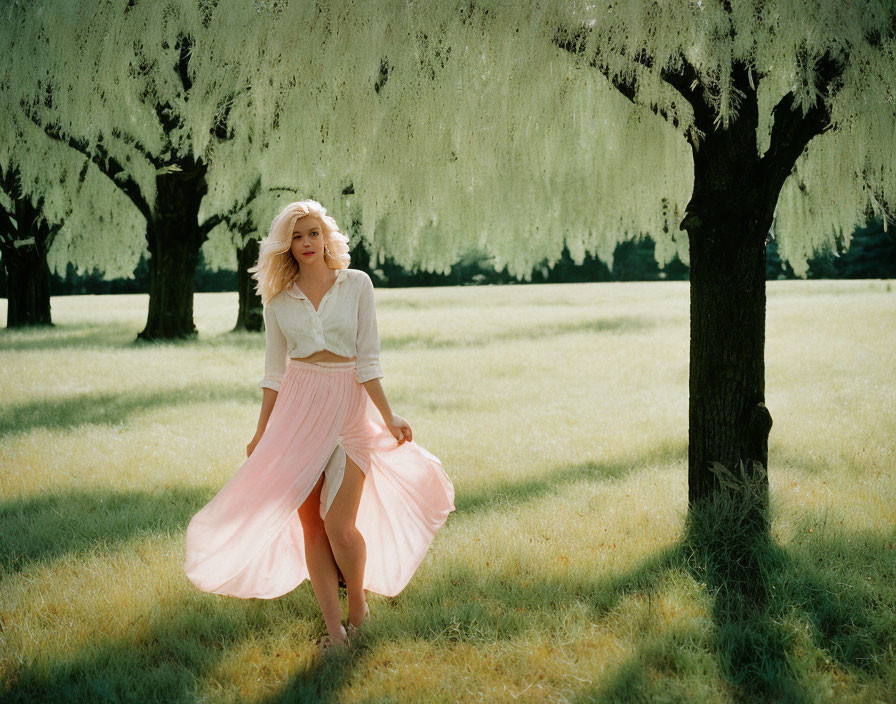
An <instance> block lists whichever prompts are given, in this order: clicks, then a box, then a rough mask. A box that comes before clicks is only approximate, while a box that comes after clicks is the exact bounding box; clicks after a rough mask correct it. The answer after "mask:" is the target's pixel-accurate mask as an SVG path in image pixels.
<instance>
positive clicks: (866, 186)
mask: <svg viewBox="0 0 896 704" xmlns="http://www.w3.org/2000/svg"><path fill="white" fill-rule="evenodd" d="M216 14H217V15H218V18H219V20H220V21H223V22H226V23H229V24H232V25H233V26H239V27H240V28H241V30H242V31H241V32H240V34H239V36H238V37H237V36H234V37H232V38H231V39H230V40H228V41H225V42H222V43H220V44H218V45H216V46H215V47H214V53H215V54H216V60H217V61H223V62H226V63H228V64H229V65H237V64H240V57H241V56H246V55H251V56H252V61H250V62H242V64H240V65H241V67H242V70H244V71H247V72H252V73H253V74H254V75H253V78H252V80H251V81H250V84H251V85H252V86H253V97H254V101H255V104H256V105H257V106H258V109H257V112H256V113H255V116H256V118H257V119H258V120H269V119H270V116H271V115H276V116H277V119H276V121H275V122H276V125H273V126H272V127H271V129H270V131H269V135H270V136H269V138H268V141H269V143H270V150H269V151H268V153H267V154H266V158H265V160H264V162H263V163H261V168H262V171H263V172H267V173H268V174H269V175H270V174H273V173H276V174H279V175H281V176H284V177H285V178H287V180H290V174H291V175H292V178H295V179H296V180H297V182H298V180H299V179H301V182H302V183H306V184H311V186H312V189H313V191H314V192H315V193H318V194H320V195H321V200H324V201H325V202H326V203H328V205H329V207H330V208H331V210H332V211H333V212H334V214H335V215H336V217H337V218H340V219H341V220H342V221H343V222H348V221H350V220H353V219H357V220H358V222H359V223H360V231H361V235H362V236H363V237H364V239H365V241H366V242H365V244H366V246H367V248H368V249H369V250H370V251H371V252H373V253H374V254H375V256H377V257H379V258H380V259H382V256H383V255H384V254H386V253H388V254H389V255H390V256H392V257H393V258H394V259H395V260H396V261H397V262H398V263H399V264H402V265H404V266H409V267H422V268H426V269H430V270H439V271H447V270H448V268H449V267H450V264H451V263H452V262H453V261H454V260H455V259H456V258H457V256H458V254H459V252H460V251H462V250H463V249H465V248H467V247H469V246H470V245H475V246H478V247H479V248H481V249H483V250H485V251H488V252H490V253H491V254H492V255H493V256H494V257H495V258H496V259H497V260H498V262H499V263H500V264H501V265H503V266H506V267H507V268H508V270H509V271H510V272H511V273H514V274H517V275H523V276H526V275H527V274H528V272H529V271H530V270H531V267H532V265H533V264H535V263H537V262H539V261H541V260H542V259H544V258H545V257H547V258H548V260H549V262H554V261H556V260H557V259H559V257H560V255H561V252H562V250H563V246H564V244H565V245H566V246H567V247H568V249H569V252H570V253H571V254H572V256H573V257H574V258H575V259H576V261H581V260H582V259H583V258H584V255H585V253H586V252H587V253H592V254H596V255H598V256H600V257H601V258H602V259H604V260H606V261H610V260H611V258H612V252H613V248H614V247H615V245H616V244H617V243H618V242H619V241H621V240H625V239H629V238H638V237H641V236H642V235H645V234H649V235H650V236H652V237H654V238H655V239H656V240H657V242H658V246H657V250H656V251H657V258H658V260H659V261H660V262H661V263H666V262H668V261H670V260H671V259H672V257H673V256H674V255H675V254H676V253H677V254H679V256H681V258H682V259H683V260H684V261H686V262H688V263H689V264H690V269H691V274H690V277H691V342H690V402H689V403H690V405H689V408H690V412H689V426H690V429H689V499H690V501H691V502H692V503H693V502H695V501H699V500H701V499H703V498H705V497H708V496H709V495H712V494H713V493H714V492H715V491H716V490H718V489H719V488H720V486H722V484H721V481H722V480H721V478H720V475H719V473H718V472H716V471H713V469H718V468H719V467H720V466H721V467H725V468H727V470H728V471H729V472H732V473H734V474H735V475H737V474H738V468H742V469H743V470H744V472H745V473H746V476H747V478H748V479H749V478H754V479H756V480H757V482H758V483H759V484H760V485H761V487H762V491H763V492H765V493H767V486H768V484H767V476H766V468H767V465H768V435H769V431H770V427H771V422H772V421H771V415H770V413H769V411H768V409H767V408H766V406H765V374H764V343H765V281H764V271H765V266H764V258H765V246H766V243H767V241H768V240H769V238H770V237H774V238H776V239H777V241H778V244H779V251H780V252H781V255H782V257H783V258H785V259H787V260H788V261H789V262H790V263H791V265H792V266H793V267H794V269H795V270H796V271H798V272H804V271H805V269H806V262H807V259H808V258H809V257H810V256H811V254H812V253H813V252H814V251H816V250H817V249H820V248H821V247H823V246H825V245H826V244H828V243H829V242H831V241H833V240H835V239H837V238H841V239H844V240H848V238H849V233H851V232H852V231H853V230H854V229H855V227H856V226H857V225H859V224H861V223H862V222H863V221H864V220H865V219H866V217H867V216H868V215H869V214H871V213H873V214H875V215H876V216H877V217H882V218H884V219H889V220H892V213H891V211H890V210H889V208H890V207H891V206H892V204H893V203H894V202H896V178H894V162H893V160H892V158H891V156H890V155H891V153H892V150H893V147H894V145H896V103H894V84H896V36H894V24H896V13H894V6H893V4H892V3H890V2H887V1H885V0H861V1H859V0H853V1H846V2H837V3H833V2H828V1H827V0H814V1H810V2H805V1H804V0H777V1H768V2H761V3H757V2H734V1H718V0H698V1H694V2H689V1H687V0H668V1H667V2H662V3H657V2H655V0H628V1H627V2H625V3H617V2H606V3H602V2H592V3H581V2H574V1H572V0H567V1H564V0H544V1H543V2H532V3H506V2H497V1H490V0H481V1H475V2H471V1H470V0H463V1H461V0H455V1H450V0H449V1H446V2H438V3H421V4H408V3H406V2H404V0H378V1H377V2H352V3H349V2H345V3H342V2H336V3H332V2H326V3H325V2H285V1H284V2H280V1H277V0H274V1H272V2H265V3H260V2H259V3H256V5H255V7H251V8H250V7H247V4H246V3H238V2H237V3H225V2H221V3H219V4H218V6H217V9H216ZM250 47H251V48H252V51H249V48H250ZM297 140H298V147H296V144H297ZM281 144H282V145H288V147H289V148H280V145H281ZM263 178H265V177H264V176H263ZM348 183H351V185H352V189H351V190H352V193H351V195H345V186H346V184H348ZM765 500H766V497H765V496H764V495H763V494H762V493H761V494H760V497H759V501H758V502H757V503H758V505H759V506H760V507H761V506H762V504H763V503H764V502H765ZM760 513H761V512H760Z"/></svg>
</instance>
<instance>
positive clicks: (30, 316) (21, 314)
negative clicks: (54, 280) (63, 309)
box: [2, 198, 58, 328]
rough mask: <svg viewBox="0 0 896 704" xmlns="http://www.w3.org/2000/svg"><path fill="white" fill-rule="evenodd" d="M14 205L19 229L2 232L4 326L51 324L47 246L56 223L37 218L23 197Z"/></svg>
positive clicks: (35, 212)
mask: <svg viewBox="0 0 896 704" xmlns="http://www.w3.org/2000/svg"><path fill="white" fill-rule="evenodd" d="M15 209H16V222H17V223H18V227H19V228H20V229H19V230H18V231H16V232H14V233H6V236H4V238H3V241H4V245H3V247H2V251H3V265H4V268H5V269H6V280H7V296H8V298H7V309H6V310H7V312H6V327H7V328H16V327H24V326H29V325H53V321H52V319H51V316H50V269H49V267H48V266H47V250H48V249H49V246H50V244H51V242H52V240H53V236H54V235H55V233H56V231H57V230H58V227H56V228H51V227H49V226H48V225H47V223H46V222H44V221H42V220H39V215H40V214H39V212H38V211H37V209H36V208H35V207H34V206H33V205H32V204H31V202H30V201H29V200H28V199H26V198H17V199H16V200H15Z"/></svg>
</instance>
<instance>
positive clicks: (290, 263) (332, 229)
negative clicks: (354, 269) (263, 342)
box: [246, 200, 351, 305]
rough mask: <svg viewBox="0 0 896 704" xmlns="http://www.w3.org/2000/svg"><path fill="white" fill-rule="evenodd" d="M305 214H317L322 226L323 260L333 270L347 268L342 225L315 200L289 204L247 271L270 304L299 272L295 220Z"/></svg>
mask: <svg viewBox="0 0 896 704" xmlns="http://www.w3.org/2000/svg"><path fill="white" fill-rule="evenodd" d="M306 215H317V217H319V218H320V220H321V222H322V223H323V229H324V232H323V235H324V261H325V262H326V263H327V266H329V267H330V268H331V269H347V268H348V265H349V262H350V261H351V257H350V256H349V253H348V237H346V236H345V234H344V233H342V232H341V231H340V230H339V225H337V224H336V221H335V220H334V219H333V217H332V216H330V215H327V209H326V208H324V206H322V205H321V204H320V203H318V202H317V201H316V200H300V201H296V202H295V203H290V204H289V205H287V206H286V207H285V208H283V210H281V211H280V214H279V215H277V217H275V218H274V221H273V222H272V223H271V229H270V231H269V232H268V234H267V236H266V237H263V238H262V239H261V240H260V241H259V243H258V262H256V264H255V266H252V267H249V268H248V269H247V270H246V271H248V272H249V273H250V274H251V275H252V278H254V279H255V281H256V282H257V283H256V284H255V292H256V293H257V294H258V295H259V296H261V301H262V303H263V304H264V305H267V303H268V301H270V300H271V299H272V298H273V297H274V296H276V295H277V294H278V293H280V292H281V291H282V290H283V289H284V288H286V286H287V285H288V284H289V283H290V282H291V281H293V280H294V279H295V277H296V275H297V274H298V273H299V263H298V262H297V261H296V259H295V257H293V256H292V252H291V251H290V246H291V245H292V231H293V228H294V227H295V224H296V220H298V219H299V218H303V217H305V216H306Z"/></svg>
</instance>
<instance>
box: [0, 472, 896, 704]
mask: <svg viewBox="0 0 896 704" xmlns="http://www.w3.org/2000/svg"><path fill="white" fill-rule="evenodd" d="M552 476H553V475H552ZM580 478H585V477H584V475H576V472H575V471H573V472H572V473H570V475H569V481H578V480H579V479H580ZM548 481H549V480H545V484H547V483H548ZM550 483H553V480H550ZM528 487H529V488H526V489H524V490H522V491H520V492H517V493H514V492H513V491H511V490H508V491H507V492H506V496H507V501H513V502H516V503H517V504H520V505H522V504H525V503H527V502H530V501H531V500H532V499H533V498H535V497H537V496H540V495H542V494H543V493H545V492H546V491H547V490H548V489H547V488H546V487H544V486H539V485H538V484H537V483H536V484H529V485H528ZM111 498H112V497H111V495H109V496H106V497H102V499H98V498H96V497H94V498H93V499H87V506H88V510H89V508H90V506H91V505H92V506H93V509H94V510H105V506H103V507H102V509H101V508H100V506H102V505H103V504H105V503H106V501H108V500H111ZM203 498H204V497H200V496H199V495H198V494H195V493H194V494H193V495H192V496H191V495H190V494H189V493H187V494H184V495H183V496H182V497H181V499H180V500H181V504H182V505H181V508H179V509H173V510H170V509H166V508H165V504H164V503H162V504H160V503H159V502H158V501H157V499H156V498H155V497H154V496H143V497H140V496H136V497H135V496H133V495H123V496H122V497H121V498H120V501H121V503H122V504H124V503H127V502H128V501H130V502H131V503H138V504H142V505H143V508H141V510H140V512H139V515H141V516H144V518H143V519H141V520H138V521H134V523H135V524H136V525H138V526H141V525H142V530H144V531H167V530H168V529H169V528H170V527H172V526H174V525H178V524H180V525H182V524H183V523H185V522H186V518H187V517H188V515H189V514H190V513H191V512H192V511H193V510H194V509H195V508H196V507H198V505H199V504H200V503H201V502H202V500H203ZM81 501H84V499H80V500H79V499H78V498H77V497H73V498H72V499H71V506H70V507H69V508H68V509H63V510H62V511H61V512H62V513H63V514H65V513H66V511H67V512H68V513H69V515H64V516H62V517H56V518H55V519H54V518H52V516H53V515H54V514H55V513H56V510H54V507H52V506H51V505H50V504H47V505H45V506H43V507H41V506H39V505H38V506H37V508H32V507H28V506H26V507H25V510H22V511H20V512H19V513H20V514H21V517H20V518H18V519H16V518H13V519H10V520H12V522H11V523H5V524H3V525H2V526H0V527H2V528H3V529H4V533H6V530H8V529H9V530H13V531H15V530H21V529H22V526H23V525H24V526H26V527H27V526H28V525H30V524H31V523H32V522H33V520H35V519H37V520H49V521H50V525H49V526H48V528H47V531H46V532H43V531H42V530H41V531H38V533H37V534H36V535H32V537H31V538H30V542H32V543H34V544H35V545H37V546H41V545H42V546H44V547H43V548H40V547H36V548H32V549H31V552H30V553H29V559H50V558H53V557H56V556H58V555H59V554H61V553H62V552H66V551H76V550H79V549H81V548H82V547H87V546H89V545H90V544H91V543H92V542H95V541H97V540H101V539H107V538H109V537H112V538H114V539H116V540H117V539H119V538H120V537H122V534H124V536H125V537H126V536H127V535H133V534H134V533H135V531H134V530H133V529H132V528H131V527H130V526H129V524H128V521H127V520H126V519H124V518H123V519H122V522H123V523H124V525H123V526H115V525H114V524H113V525H111V526H110V525H108V524H107V526H106V528H105V529H104V530H100V531H99V533H98V534H85V535H80V536H76V537H75V538H73V539H69V541H68V544H67V546H66V544H65V543H63V545H62V546H61V548H54V547H53V546H52V544H51V541H50V535H51V533H52V531H53V529H54V526H55V529H57V530H58V529H60V528H61V527H62V525H63V523H65V524H67V523H69V522H70V521H71V519H72V518H74V519H75V520H76V521H77V519H78V518H79V512H80V517H81V518H83V513H84V508H83V505H82V504H81V503H80V502H81ZM98 504H99V505H98ZM461 505H463V503H461ZM56 508H58V507H56ZM13 509H14V507H13ZM166 510H168V511H169V512H168V513H167V516H166V513H165V512H166ZM482 510H485V506H484V505H483V504H478V503H476V502H475V501H473V500H472V499H471V503H469V504H468V511H467V512H466V514H464V513H460V514H459V515H458V516H456V517H455V519H454V520H464V517H465V515H472V514H475V512H476V511H482ZM15 514H16V511H15V510H13V511H10V505H9V504H8V505H7V506H5V507H4V514H3V515H4V516H7V515H15ZM159 514H161V516H162V517H161V518H158V515H159ZM126 515H127V514H124V513H123V516H126ZM153 515H155V516H156V517H155V518H153V517H151V516H153ZM25 516H27V517H28V520H23V518H24V517H25ZM725 519H726V516H724V515H723V516H712V515H710V516H708V518H706V520H705V521H703V522H702V523H700V522H697V523H691V524H689V525H688V529H687V531H686V532H685V536H684V538H683V539H682V540H681V541H680V542H679V543H676V544H674V545H672V546H669V547H667V548H664V549H662V550H658V551H656V552H655V553H653V554H651V555H649V556H648V557H646V558H645V559H643V560H641V561H640V562H639V563H638V564H636V565H634V566H633V567H632V568H630V569H628V570H621V571H615V572H609V573H607V572H603V573H598V574H594V575H593V576H592V577H584V578H583V577H582V576H581V574H578V573H576V574H569V575H567V576H564V575H563V574H559V575H558V574H549V573H545V574H542V575H538V574H536V575H532V574H531V573H528V574H527V573H520V572H519V571H518V570H517V568H516V567H515V566H514V565H513V564H512V563H508V564H506V566H503V567H501V568H497V569H496V568H494V567H493V568H491V569H488V568H486V567H484V566H483V565H477V564H472V563H470V562H469V561H466V562H465V561H450V562H449V561H444V560H443V561H442V562H441V563H438V562H436V563H433V564H432V566H431V567H430V569H432V570H437V571H438V574H436V575H429V576H428V579H427V580H426V581H425V582H422V581H418V582H415V581H413V580H412V582H411V583H410V585H409V586H408V587H407V588H406V589H405V590H404V591H402V592H401V593H400V594H399V595H398V596H397V597H395V598H392V599H383V598H376V597H375V598H374V599H372V607H373V615H372V618H371V620H370V621H369V622H368V627H367V629H366V634H365V639H364V641H363V643H362V645H361V647H360V648H358V649H356V650H355V651H350V652H349V653H346V654H344V655H342V656H338V657H335V658H327V659H326V660H322V659H314V660H313V661H311V664H309V665H308V666H305V667H303V668H302V669H301V670H300V671H298V672H297V673H296V674H294V675H292V676H291V677H290V679H289V680H288V681H287V682H285V683H284V684H283V685H282V686H281V688H280V689H279V690H278V691H277V692H275V693H274V694H273V695H272V696H270V697H269V698H268V699H267V701H270V702H286V701H309V702H311V701H320V702H328V701H335V700H338V699H340V697H341V695H342V693H343V692H342V690H343V688H344V687H345V686H346V685H347V683H348V682H349V681H350V680H351V679H352V678H353V677H354V673H355V672H356V671H358V670H359V669H363V668H364V666H365V660H366V658H367V655H368V654H369V653H373V652H375V650H376V648H377V645H378V644H379V643H385V642H388V641H391V640H394V639H396V638H401V639H405V638H408V637H410V638H417V639H420V640H425V641H426V642H427V643H429V644H431V645H435V646H438V644H439V643H440V642H446V643H451V642H464V643H470V644H473V645H475V646H478V647H481V648H483V649H488V648H491V647H494V644H495V643H496V642H502V641H503V642H507V643H511V642H517V641H521V642H525V641H527V640H530V639H531V633H532V631H533V629H534V630H537V631H539V632H542V633H546V634H548V636H553V635H555V634H556V633H557V629H558V628H562V626H560V624H561V623H562V622H563V619H562V618H561V617H560V613H561V612H566V613H569V612H571V611H581V610H584V614H585V616H586V618H587V620H589V621H600V620H602V619H606V618H607V617H608V616H612V614H611V612H612V611H613V610H614V608H616V607H617V606H618V605H619V604H620V602H621V601H622V600H623V599H624V598H625V597H626V596H628V595H631V596H634V597H637V596H646V597H648V599H650V598H651V597H655V596H657V595H659V594H661V593H662V592H663V590H664V589H666V588H667V586H668V584H669V580H670V578H671V577H679V578H680V577H681V576H686V577H689V578H691V579H692V580H693V581H694V582H695V583H696V585H697V586H695V592H696V593H698V595H699V593H702V590H701V589H700V588H699V585H705V587H706V591H705V593H706V594H708V599H709V604H710V614H709V615H710V624H709V625H707V623H706V622H697V624H696V625H694V624H693V623H691V624H688V625H682V626H678V625H675V626H673V627H671V628H668V629H665V630H661V629H656V628H653V627H652V626H651V623H650V622H649V620H648V622H647V623H645V624H640V625H639V624H634V625H635V626H637V627H638V628H639V629H640V634H639V635H638V636H636V637H635V639H634V640H635V642H634V651H635V652H634V653H633V655H631V656H630V657H629V658H627V659H626V660H625V661H624V662H623V663H622V664H620V665H618V666H617V667H615V668H614V670H613V671H611V672H609V673H608V674H607V675H606V676H604V677H602V679H601V681H600V682H599V683H597V684H595V685H592V686H590V687H588V688H586V689H584V690H582V691H580V692H579V693H578V695H577V698H576V701H580V702H644V701H653V700H656V699H659V698H665V700H668V701H675V700H676V699H677V700H680V701H693V696H692V695H693V694H694V690H695V686H696V685H695V682H696V683H697V684H699V683H700V682H701V681H702V680H706V679H708V678H707V677H706V676H704V675H702V674H701V673H702V671H701V670H700V665H701V663H705V661H706V660H707V659H709V660H711V661H712V662H714V663H716V665H717V668H716V669H717V670H718V672H719V673H720V675H721V677H722V679H723V681H724V683H725V686H726V687H728V688H729V690H730V696H731V697H732V698H733V699H735V700H738V701H744V702H757V704H758V702H774V701H779V702H785V701H786V702H797V703H801V702H810V701H813V700H814V698H815V695H816V694H818V692H816V691H814V685H815V683H814V682H812V681H807V680H806V678H807V677H810V676H811V675H813V674H814V673H815V672H816V671H817V669H818V667H819V666H818V665H817V661H816V660H814V659H813V658H814V656H813V654H812V653H808V654H807V653H806V648H805V647H804V646H805V645H806V643H803V642H801V641H800V639H801V638H803V639H805V640H806V641H807V643H808V645H810V646H814V647H815V648H817V649H819V650H820V651H822V652H823V653H825V655H826V657H827V658H828V659H829V660H830V666H829V667H830V670H831V672H835V673H836V672H840V673H845V674H846V675H849V674H854V675H855V678H854V681H856V682H858V681H862V682H867V680H868V679H869V678H877V679H878V681H881V679H882V678H883V679H885V678H886V677H887V674H886V673H887V670H886V669H885V667H886V666H887V658H888V657H889V658H891V657H892V655H891V652H892V651H891V649H892V646H893V636H892V633H893V632H894V630H896V616H894V614H896V587H894V586H892V585H893V583H894V579H896V551H893V549H892V548H890V547H889V540H891V539H892V537H893V536H881V535H876V534H873V533H871V532H865V533H849V532H846V531H845V530H844V531H839V532H838V531H837V530H835V529H834V528H829V529H827V531H818V532H816V533H813V534H812V538H811V540H807V541H806V542H796V543H793V544H790V545H787V546H782V545H779V544H777V543H775V542H774V541H772V540H771V539H770V538H769V537H768V536H767V535H766V536H761V537H759V538H753V537H747V538H744V536H740V537H738V536H737V534H736V533H735V534H732V533H731V532H726V531H725V530H724V528H725ZM4 520H6V519H4ZM16 521H19V522H18V523H16ZM53 521H55V523H53ZM720 527H721V529H720ZM129 531H130V532H129ZM136 532H139V530H138V531H136ZM738 541H740V542H738ZM735 546H736V548H737V549H734V547H735ZM16 554H17V553H16ZM17 559H18V558H16V557H15V554H14V555H13V558H12V560H11V565H12V567H15V566H16V565H17V564H18V563H17V562H16V560H17ZM7 562H10V560H9V559H7ZM869 577H870V578H871V579H869ZM302 587H303V588H300V589H299V590H297V592H294V593H292V594H290V595H288V596H287V597H285V598H283V599H279V600H275V601H274V602H268V601H263V600H249V601H246V602H244V601H242V600H236V599H228V598H226V597H209V596H205V595H201V594H197V595H195V596H193V597H192V598H189V599H184V600H183V601H182V602H181V603H178V604H176V605H173V606H172V605H169V604H167V603H166V604H165V605H164V607H163V608H161V609H159V610H158V611H154V612H153V613H154V615H153V616H151V617H149V618H148V621H147V622H146V623H145V624H142V623H141V624H140V625H139V627H135V628H134V631H133V634H132V635H129V636H127V637H114V638H106V639H102V638H100V639H99V640H95V641H94V642H92V643H91V644H90V645H89V646H85V647H84V649H83V650H82V651H79V652H78V653H77V654H75V655H74V656H60V657H57V658H54V657H53V656H52V654H45V656H44V657H42V658H41V659H40V660H39V661H36V662H35V661H32V662H27V663H25V664H23V665H21V666H19V668H18V669H17V670H16V671H14V672H10V671H9V670H7V673H6V674H4V680H5V683H4V685H3V686H4V688H5V689H6V691H5V692H4V693H3V698H4V699H5V700H9V701H29V702H30V701H59V700H76V701H120V700H124V701H130V700H133V701H149V700H164V701H169V702H179V701H195V698H196V696H197V684H198V680H200V679H202V678H205V677H208V678H212V679H215V678H216V675H215V668H216V667H217V666H218V664H219V663H220V662H221V661H222V660H223V659H226V658H227V657H230V655H231V652H232V651H233V650H235V649H237V648H238V647H239V646H240V645H241V644H242V643H243V642H245V641H249V640H261V641H264V640H266V639H270V638H271V634H272V633H275V632H277V631H279V630H282V629H284V628H288V627H289V625H290V619H292V620H293V621H294V619H295V618H296V616H295V615H294V613H304V614H310V613H313V614H315V617H316V616H317V607H316V605H315V604H314V602H313V595H312V594H311V592H310V585H308V584H304V585H302ZM296 606H299V607H300V608H299V609H296ZM794 620H795V621H796V622H797V623H796V628H795V627H794V623H793V622H794ZM803 625H804V626H805V627H803ZM306 646H309V644H306ZM271 657H276V654H272V655H271ZM890 666H891V665H890ZM801 672H805V674H802V675H801ZM460 676H461V675H458V677H460ZM703 684H705V685H706V686H707V687H713V686H715V685H714V684H713V683H712V682H703ZM826 684H827V683H826V682H822V683H819V685H818V689H819V691H821V690H822V689H823V687H824V686H826ZM882 690H885V686H882ZM715 694H716V695H718V692H715ZM689 697H690V699H689Z"/></svg>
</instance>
